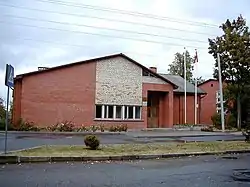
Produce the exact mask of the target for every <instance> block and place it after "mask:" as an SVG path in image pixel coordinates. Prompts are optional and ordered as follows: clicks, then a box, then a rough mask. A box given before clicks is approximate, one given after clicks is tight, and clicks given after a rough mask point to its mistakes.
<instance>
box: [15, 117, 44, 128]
mask: <svg viewBox="0 0 250 187" xmlns="http://www.w3.org/2000/svg"><path fill="white" fill-rule="evenodd" d="M15 130H17V131H40V129H39V128H38V127H37V126H35V124H34V123H33V122H28V121H23V120H22V119H20V120H19V122H18V125H17V127H15Z"/></svg>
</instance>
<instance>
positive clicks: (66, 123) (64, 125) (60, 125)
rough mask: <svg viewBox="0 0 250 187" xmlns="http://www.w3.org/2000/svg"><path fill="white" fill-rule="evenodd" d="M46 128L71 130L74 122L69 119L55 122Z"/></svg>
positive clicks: (60, 130) (62, 130)
mask: <svg viewBox="0 0 250 187" xmlns="http://www.w3.org/2000/svg"><path fill="white" fill-rule="evenodd" d="M48 130H50V131H59V132H72V131H73V130H74V124H73V123H72V122H70V121H64V122H62V123H57V124H55V125H52V126H50V127H48Z"/></svg>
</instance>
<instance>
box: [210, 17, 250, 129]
mask: <svg viewBox="0 0 250 187" xmlns="http://www.w3.org/2000/svg"><path fill="white" fill-rule="evenodd" d="M220 28H221V29H222V31H223V34H222V35H221V36H218V37H216V38H215V39H208V41H209V53H210V54H212V55H213V57H214V59H215V68H214V77H215V78H217V79H218V63H217V53H219V54H220V59H221V73H222V80H223V81H224V82H226V83H227V89H228V92H229V93H230V98H231V99H232V100H234V101H236V105H237V126H238V128H240V127H241V103H242V100H243V98H244V94H246V93H245V92H246V88H248V87H249V86H248V85H250V78H249V74H250V33H249V30H248V27H247V26H246V21H245V19H244V18H243V17H242V16H241V15H240V16H239V17H238V18H237V19H236V20H233V21H229V20H226V22H225V23H223V24H222V25H221V26H220Z"/></svg>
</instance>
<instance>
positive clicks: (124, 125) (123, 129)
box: [121, 124, 128, 132]
mask: <svg viewBox="0 0 250 187" xmlns="http://www.w3.org/2000/svg"><path fill="white" fill-rule="evenodd" d="M121 129H122V131H124V132H127V131H128V125H127V124H122V125H121Z"/></svg>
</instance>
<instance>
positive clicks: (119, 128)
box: [109, 124, 128, 132]
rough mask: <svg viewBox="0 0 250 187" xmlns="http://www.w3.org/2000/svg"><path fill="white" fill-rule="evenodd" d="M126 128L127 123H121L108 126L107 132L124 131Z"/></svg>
mask: <svg viewBox="0 0 250 187" xmlns="http://www.w3.org/2000/svg"><path fill="white" fill-rule="evenodd" d="M127 130H128V125H127V124H122V125H112V126H110V127H109V132H122V131H124V132H126V131H127Z"/></svg>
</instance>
